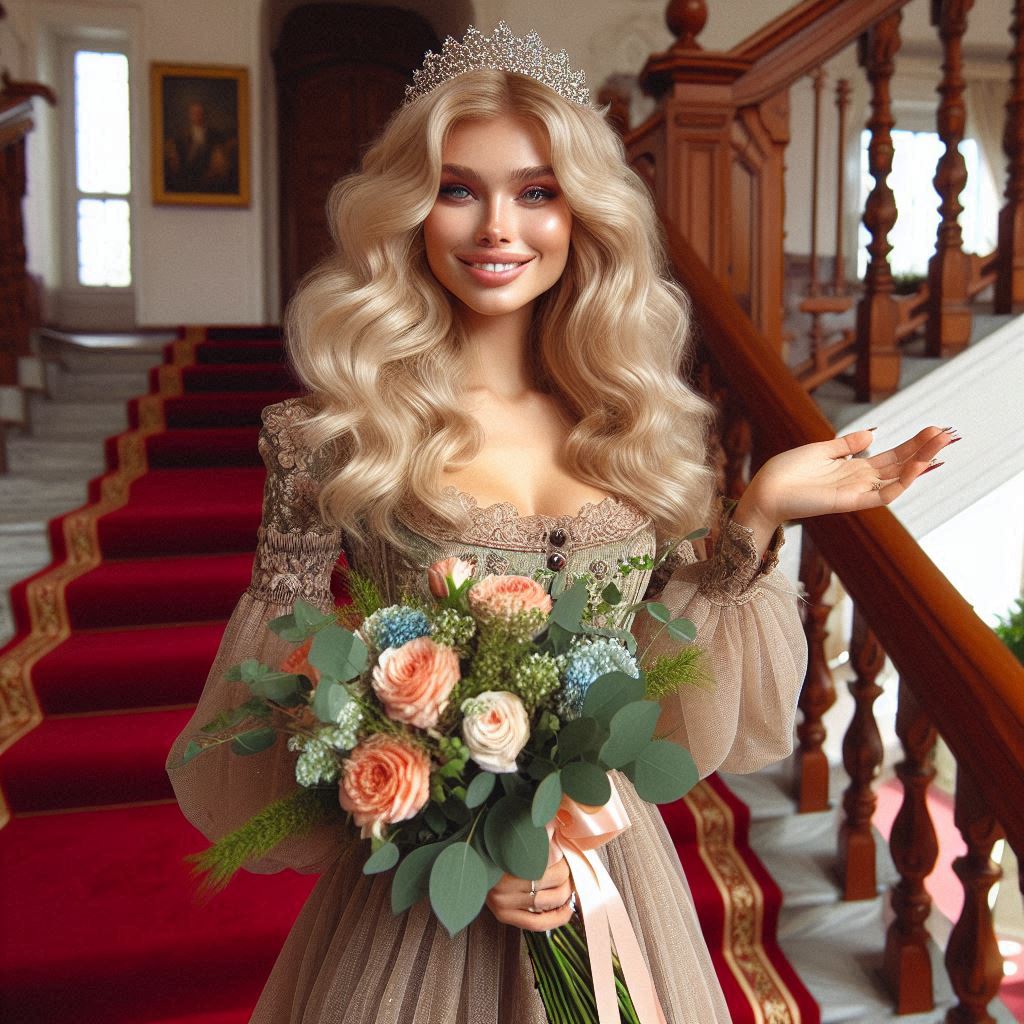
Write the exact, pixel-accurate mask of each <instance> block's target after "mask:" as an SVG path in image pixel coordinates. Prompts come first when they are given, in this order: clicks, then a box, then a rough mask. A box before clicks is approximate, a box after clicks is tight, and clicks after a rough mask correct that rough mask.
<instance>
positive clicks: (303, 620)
mask: <svg viewBox="0 0 1024 1024" xmlns="http://www.w3.org/2000/svg"><path fill="white" fill-rule="evenodd" d="M292 614H293V615H294V616H295V625H296V626H298V627H299V629H301V630H303V632H304V633H305V634H306V635H307V636H308V635H309V634H310V633H312V632H313V630H315V629H317V627H319V626H322V625H323V624H324V623H325V622H330V621H332V620H333V619H334V616H333V615H324V613H323V612H322V611H320V609H319V608H317V607H316V605H313V604H310V603H309V602H308V601H303V600H302V598H301V597H300V598H299V599H298V600H297V601H296V602H295V607H294V608H293V609H292Z"/></svg>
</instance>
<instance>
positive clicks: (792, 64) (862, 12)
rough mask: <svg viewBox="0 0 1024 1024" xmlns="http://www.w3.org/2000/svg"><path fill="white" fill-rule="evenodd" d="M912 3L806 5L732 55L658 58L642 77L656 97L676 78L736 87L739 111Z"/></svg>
mask: <svg viewBox="0 0 1024 1024" xmlns="http://www.w3.org/2000/svg"><path fill="white" fill-rule="evenodd" d="M907 3H908V0H803V2H802V3H799V4H797V5H796V6H795V7H793V8H791V9H790V10H788V11H784V12H783V13H782V14H780V15H779V16H778V17H777V18H774V19H772V21H770V22H768V24H767V25H765V26H764V27H763V28H761V29H759V30H758V31H757V32H755V33H754V34H753V35H751V36H749V37H748V38H747V39H744V40H743V41H742V42H740V43H738V44H737V45H736V46H734V47H733V48H732V49H731V50H727V51H725V52H715V51H711V50H696V49H694V50H683V51H680V50H667V51H665V52H664V53H656V54H653V55H652V56H651V58H650V60H649V61H648V62H647V65H646V66H645V67H644V70H643V72H642V74H641V76H640V83H641V85H642V86H643V87H644V88H645V89H646V90H648V91H650V92H652V93H660V92H664V91H665V90H666V89H667V88H668V87H669V86H670V83H671V81H672V80H673V79H677V80H680V81H705V82H710V81H714V82H718V83H721V84H727V85H730V86H731V90H732V101H733V103H734V104H735V105H736V106H747V105H752V104H755V103H760V102H762V101H763V100H766V99H768V98H769V97H770V96H775V95H777V94H778V93H780V92H782V90H783V89H788V88H789V86H791V85H792V84H793V83H794V82H796V81H798V80H799V79H800V78H802V77H803V76H804V75H806V74H808V73H809V72H811V71H813V70H814V68H816V67H819V66H820V65H822V64H824V63H825V62H826V61H828V60H829V59H831V58H832V57H834V56H835V55H836V54H837V53H839V52H840V51H841V50H843V49H845V48H846V47H847V46H849V45H850V43H852V42H853V41H854V40H855V39H856V38H857V37H858V36H860V35H861V34H862V33H864V32H865V31H867V29H869V28H870V27H871V26H872V25H874V24H875V23H876V22H877V21H879V20H880V19H881V18H883V17H885V15H887V14H890V13H892V12H893V11H896V10H899V9H900V8H902V7H904V6H906V4H907Z"/></svg>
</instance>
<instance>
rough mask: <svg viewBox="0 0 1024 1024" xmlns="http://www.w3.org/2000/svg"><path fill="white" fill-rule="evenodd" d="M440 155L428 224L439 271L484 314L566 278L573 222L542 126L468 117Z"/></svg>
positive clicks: (431, 258) (430, 254)
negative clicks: (565, 270)
mask: <svg viewBox="0 0 1024 1024" xmlns="http://www.w3.org/2000/svg"><path fill="white" fill-rule="evenodd" d="M442 159H443V164H444V166H443V168H442V170H441V184H440V188H439V191H438V195H437V199H436V201H435V202H434V208H433V209H432V210H431V211H430V213H429V214H428V215H427V219H426V220H425V221H424V222H423V239H424V243H425V246H426V253H427V263H428V264H429V265H430V269H431V270H432V271H433V273H434V276H435V277H436V278H437V279H438V281H440V282H441V284H443V285H444V287H445V288H446V289H447V290H448V291H449V292H450V293H451V294H452V295H453V296H454V297H455V299H456V301H457V302H458V303H459V304H461V305H463V306H466V307H468V308H469V309H471V310H473V311H474V312H476V313H479V314H482V315H484V316H500V315H502V314H507V313H512V312H514V311H516V310H519V309H521V308H522V307H524V306H526V305H529V304H531V303H532V302H533V301H534V300H535V299H536V298H537V296H538V295H541V294H542V293H543V292H546V291H547V290H548V289H549V288H550V287H551V286H552V285H553V284H554V283H555V282H556V281H557V280H558V279H559V277H561V276H562V271H563V270H564V269H565V264H566V260H567V259H568V256H569V235H570V231H571V228H572V214H571V213H570V212H569V207H568V204H567V203H566V201H565V199H564V197H563V196H562V193H561V191H560V190H559V187H558V182H557V180H556V179H555V176H554V173H553V172H552V170H551V167H550V163H551V152H550V147H549V145H548V141H547V138H546V136H545V134H544V132H543V131H542V130H541V129H539V128H537V127H536V126H534V125H532V124H530V123H528V122H526V121H521V120H519V119H516V118H513V117H510V116H501V117H495V118H490V119H488V120H476V121H463V122H461V123H459V124H457V125H456V126H455V127H454V128H453V129H452V131H451V133H450V135H449V137H448V141H447V143H446V144H445V147H444V152H443V154H442Z"/></svg>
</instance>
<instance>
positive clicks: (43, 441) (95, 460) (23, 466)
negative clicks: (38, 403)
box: [7, 435, 105, 480]
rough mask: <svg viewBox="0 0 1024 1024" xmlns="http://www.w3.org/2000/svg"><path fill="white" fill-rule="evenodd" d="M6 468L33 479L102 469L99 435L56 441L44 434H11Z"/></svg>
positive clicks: (59, 477) (83, 475)
mask: <svg viewBox="0 0 1024 1024" xmlns="http://www.w3.org/2000/svg"><path fill="white" fill-rule="evenodd" d="M7 459H8V468H9V472H10V473H12V474H14V475H15V476H22V477H25V476H28V477H31V478H32V479H33V480H35V479H42V480H67V479H68V478H69V477H71V478H72V479H79V480H81V479H87V478H88V477H90V476H94V475H95V474H97V473H102V472H103V469H104V461H105V460H104V452H103V442H102V441H101V440H100V439H99V438H86V439H84V440H73V439H70V438H62V439H61V440H60V441H59V442H58V441H54V440H53V439H52V438H48V437H26V436H24V435H22V436H17V435H15V436H13V437H10V438H9V439H8V442H7Z"/></svg>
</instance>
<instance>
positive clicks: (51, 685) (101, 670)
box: [32, 620, 226, 715]
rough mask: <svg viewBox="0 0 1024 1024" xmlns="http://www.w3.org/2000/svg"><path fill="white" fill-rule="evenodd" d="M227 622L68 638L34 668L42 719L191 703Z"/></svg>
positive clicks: (116, 631) (100, 632)
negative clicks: (50, 716)
mask: <svg viewBox="0 0 1024 1024" xmlns="http://www.w3.org/2000/svg"><path fill="white" fill-rule="evenodd" d="M225 624H226V623H225V622H223V621H219V620H218V621H214V622H202V623H197V624H190V625H173V626H153V627H149V628H143V629H124V630H115V629H110V630H97V631H95V632H77V633H72V634H71V636H69V637H68V638H67V640H65V641H64V642H63V643H62V644H60V645H59V646H58V647H56V648H55V649H54V650H53V651H51V652H50V653H49V654H47V655H44V656H43V657H42V658H40V659H39V661H37V662H36V663H35V665H34V666H33V667H32V683H33V687H34V689H35V692H36V696H37V698H38V700H39V704H40V706H41V708H42V710H43V713H44V714H46V715H56V714H73V713H80V712H90V711H114V710H121V709H124V710H127V709H128V708H133V707H139V708H147V707H160V706H163V705H175V704H194V703H195V702H196V701H197V700H198V699H199V694H200V693H201V692H202V688H203V684H204V683H205V682H206V677H207V675H208V674H209V671H210V666H211V665H212V664H213V660H214V658H215V657H216V654H217V648H218V647H219V645H220V641H221V637H222V636H223V634H224V626H225Z"/></svg>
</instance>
